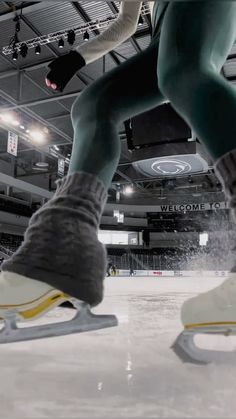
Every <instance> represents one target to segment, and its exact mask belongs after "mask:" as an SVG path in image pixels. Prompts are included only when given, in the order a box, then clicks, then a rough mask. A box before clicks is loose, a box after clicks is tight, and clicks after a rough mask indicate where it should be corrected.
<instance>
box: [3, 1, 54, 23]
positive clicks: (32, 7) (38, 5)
mask: <svg viewBox="0 0 236 419" xmlns="http://www.w3.org/2000/svg"><path fill="white" fill-rule="evenodd" d="M22 3H24V4H23V11H24V15H26V14H29V13H33V12H37V11H39V10H41V9H43V8H45V4H44V2H43V1H40V2H28V3H27V4H26V2H22ZM1 4H5V5H6V7H7V8H8V10H7V11H6V12H3V13H1V14H0V23H1V22H6V21H8V20H11V19H14V17H15V15H16V12H17V11H20V10H21V5H18V6H14V7H15V11H9V8H10V9H11V10H12V9H13V5H12V6H9V2H6V1H5V2H1ZM51 4H55V3H54V2H53V1H47V6H48V5H49V6H50V5H51Z"/></svg>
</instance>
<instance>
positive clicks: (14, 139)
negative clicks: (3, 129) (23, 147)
mask: <svg viewBox="0 0 236 419" xmlns="http://www.w3.org/2000/svg"><path fill="white" fill-rule="evenodd" d="M17 147H18V135H17V134H15V133H14V132H11V131H8V141H7V152H8V153H9V154H12V155H13V156H15V157H17Z"/></svg>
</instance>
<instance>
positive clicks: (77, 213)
mask: <svg viewBox="0 0 236 419" xmlns="http://www.w3.org/2000/svg"><path fill="white" fill-rule="evenodd" d="M105 199H106V191H105V190H104V186H103V185H102V183H101V182H100V181H99V179H97V178H95V176H93V175H90V174H87V173H82V172H76V173H74V174H72V175H69V176H67V177H66V178H63V179H62V181H60V183H59V184H58V189H57V191H56V193H55V195H54V197H53V198H52V199H51V200H50V201H49V202H47V203H46V204H45V205H44V206H43V207H42V208H40V209H39V210H38V211H37V212H36V213H35V214H34V215H33V216H32V218H31V220H30V223H29V226H28V228H27V230H26V233H25V237H24V241H23V243H22V245H21V246H20V248H19V249H18V250H17V252H16V253H15V254H14V255H13V256H12V257H11V258H10V259H9V260H7V261H5V262H4V263H3V265H2V272H1V274H0V320H1V319H2V320H3V321H4V322H5V325H4V327H3V328H2V329H0V343H7V342H14V341H19V340H31V339H38V338H42V337H50V336H58V335H66V334H70V333H79V332H84V331H87V330H96V329H101V328H104V327H111V326H116V325H117V323H118V322H117V319H116V317H115V316H113V315H109V316H108V315H104V316H95V315H94V314H92V313H91V312H90V306H96V305H97V304H99V303H100V302H101V301H102V298H103V280H104V277H105V271H106V250H105V248H104V246H103V245H102V243H100V242H99V241H98V238H97V230H98V225H99V219H100V216H101V212H102V207H103V204H104V203H105ZM94 267H96V270H95V272H96V274H94ZM65 301H70V302H71V303H72V304H73V306H74V307H75V308H76V309H77V310H76V314H75V316H74V318H73V319H72V320H70V321H66V322H60V323H53V324H45V325H43V326H41V325H40V326H34V327H27V328H25V327H24V328H22V327H20V328H17V325H16V322H17V321H29V320H34V319H36V318H37V317H41V316H42V315H44V314H45V313H46V312H47V311H49V310H51V309H52V308H54V307H56V306H58V305H60V304H61V303H63V302H65Z"/></svg>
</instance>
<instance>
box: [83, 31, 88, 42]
mask: <svg viewBox="0 0 236 419" xmlns="http://www.w3.org/2000/svg"><path fill="white" fill-rule="evenodd" d="M88 40H89V33H88V31H86V32H84V41H88Z"/></svg>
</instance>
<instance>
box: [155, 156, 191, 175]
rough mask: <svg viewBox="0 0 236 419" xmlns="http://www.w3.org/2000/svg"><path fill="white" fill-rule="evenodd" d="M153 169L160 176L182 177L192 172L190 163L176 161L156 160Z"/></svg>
mask: <svg viewBox="0 0 236 419" xmlns="http://www.w3.org/2000/svg"><path fill="white" fill-rule="evenodd" d="M151 168H152V170H153V171H154V172H156V173H158V174H160V175H180V174H184V173H188V172H190V171H191V166H190V164H189V163H186V162H185V161H181V160H174V159H170V160H169V159H166V160H164V159H163V160H156V161H155V162H154V163H152V165H151Z"/></svg>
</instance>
